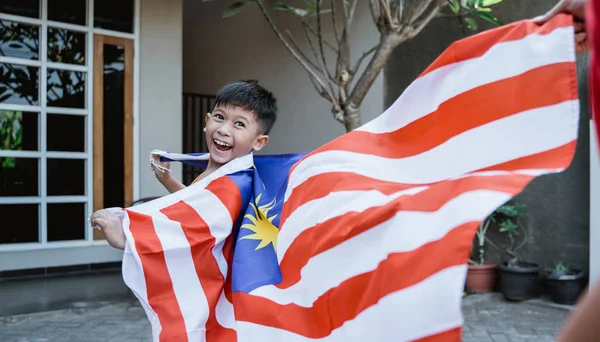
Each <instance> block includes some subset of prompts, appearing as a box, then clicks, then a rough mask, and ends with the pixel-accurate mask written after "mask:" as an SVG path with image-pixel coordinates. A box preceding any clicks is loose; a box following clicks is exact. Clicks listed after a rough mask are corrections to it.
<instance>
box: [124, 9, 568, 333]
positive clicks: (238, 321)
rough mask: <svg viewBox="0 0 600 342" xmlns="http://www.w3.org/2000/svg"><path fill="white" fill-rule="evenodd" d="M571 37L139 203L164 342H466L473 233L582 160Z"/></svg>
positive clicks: (432, 81) (497, 59)
mask: <svg viewBox="0 0 600 342" xmlns="http://www.w3.org/2000/svg"><path fill="white" fill-rule="evenodd" d="M573 41H574V35H573V28H572V18H571V17H570V16H567V15H559V16H557V17H556V18H554V19H553V20H551V21H550V22H548V23H547V24H545V25H543V26H537V25H535V24H533V23H532V22H531V21H521V22H517V23H513V24H510V25H506V26H503V27H499V28H495V29H492V30H489V31H486V32H483V33H480V34H478V35H475V36H473V37H469V38H466V39H463V40H461V41H458V42H455V43H454V44H452V45H451V46H450V47H449V48H448V49H447V50H446V51H445V52H444V53H443V54H442V55H441V56H440V57H439V58H438V59H437V60H436V61H434V62H433V63H432V64H431V65H430V66H429V68H427V69H426V70H425V71H424V72H423V73H422V74H421V75H420V76H419V77H418V78H417V79H416V80H415V81H414V82H413V83H412V84H411V85H410V86H409V87H408V88H407V89H406V91H405V92H404V93H403V94H402V95H401V96H400V97H399V98H398V100H397V101H396V102H395V103H394V104H393V105H392V106H391V107H390V108H389V109H387V110H386V111H385V112H384V113H383V114H382V115H381V116H379V117H378V118H376V119H375V120H373V121H371V122H369V123H367V124H365V125H363V126H362V127H360V128H359V129H357V130H355V131H353V132H350V133H347V134H345V135H343V136H341V137H339V138H337V139H335V140H333V141H331V142H330V143H328V144H325V145H323V146H322V147H320V148H318V149H316V150H314V151H312V152H310V153H298V154H288V155H260V156H254V155H248V156H245V157H242V158H239V159H236V160H234V161H231V162H230V163H228V164H226V165H225V166H223V167H221V168H220V169H219V170H217V171H216V172H215V173H213V174H211V175H209V176H208V177H207V178H204V179H201V180H199V181H198V182H196V183H194V184H192V185H191V186H189V187H187V188H186V189H184V190H181V191H178V192H176V193H173V194H170V195H168V196H165V197H162V198H159V199H157V200H154V201H151V202H148V203H144V204H141V205H139V206H135V207H131V208H126V209H125V210H124V213H125V214H124V215H123V216H122V217H123V218H122V222H123V226H124V229H125V233H126V237H127V245H126V248H125V253H124V257H123V277H124V279H125V282H126V284H127V286H129V287H130V288H131V290H132V291H133V292H134V293H135V295H136V296H137V298H138V299H139V301H140V303H141V304H142V305H143V307H144V309H145V311H146V313H147V315H148V318H149V320H150V322H151V324H152V329H153V336H154V339H155V341H190V342H191V341H209V342H214V341H225V342H227V341H261V342H265V341H286V342H287V341H292V342H294V341H315V340H318V341H460V339H461V327H462V324H463V318H462V313H461V298H462V292H463V287H464V279H465V276H466V271H467V259H468V256H469V250H470V246H471V243H472V240H473V237H474V233H475V231H476V229H477V226H478V225H479V223H480V222H481V221H482V220H483V219H484V218H485V217H486V216H487V215H489V214H490V213H491V212H493V211H494V210H495V209H496V208H497V207H499V206H500V205H502V204H503V203H505V202H506V201H508V200H510V199H511V198H512V197H514V196H515V195H517V194H518V193H519V192H521V191H522V190H523V189H524V188H525V187H526V186H527V184H529V182H531V181H532V180H533V179H534V178H536V177H538V176H541V175H545V174H550V173H556V172H561V171H563V170H564V169H566V168H567V167H568V166H569V164H570V163H571V160H572V158H573V155H574V152H575V146H576V143H577V133H578V123H579V100H578V93H577V79H576V69H575V68H576V66H575V50H574V45H573ZM153 153H155V154H159V155H161V158H162V159H163V160H169V161H177V162H183V163H188V164H190V165H196V166H200V167H201V166H202V165H203V163H206V159H207V155H203V154H176V153H169V152H165V151H153Z"/></svg>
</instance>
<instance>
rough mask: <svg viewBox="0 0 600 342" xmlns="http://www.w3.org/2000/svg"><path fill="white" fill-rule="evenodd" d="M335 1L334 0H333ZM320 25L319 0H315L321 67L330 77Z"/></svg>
mask: <svg viewBox="0 0 600 342" xmlns="http://www.w3.org/2000/svg"><path fill="white" fill-rule="evenodd" d="M334 1H335V0H334ZM321 28H322V26H321V0H317V33H318V37H317V38H318V41H319V52H320V53H321V62H322V63H323V65H322V68H323V71H324V72H325V74H326V75H327V76H328V77H329V78H332V77H331V75H330V74H329V69H328V68H327V59H326V58H325V51H324V49H323V31H322V29H321Z"/></svg>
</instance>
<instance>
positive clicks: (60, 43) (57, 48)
mask: <svg viewBox="0 0 600 342" xmlns="http://www.w3.org/2000/svg"><path fill="white" fill-rule="evenodd" d="M48 60H49V61H50V62H57V63H67V64H78V65H85V33H82V32H75V31H69V30H63V29H56V28H51V27H49V28H48Z"/></svg>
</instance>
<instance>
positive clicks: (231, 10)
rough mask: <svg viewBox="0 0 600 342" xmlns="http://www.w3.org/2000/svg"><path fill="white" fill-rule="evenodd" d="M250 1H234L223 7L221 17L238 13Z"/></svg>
mask: <svg viewBox="0 0 600 342" xmlns="http://www.w3.org/2000/svg"><path fill="white" fill-rule="evenodd" d="M250 1H251V0H243V1H237V2H234V3H233V4H231V5H230V6H229V7H227V8H226V9H225V11H224V12H223V18H228V17H233V16H234V15H236V14H239V13H240V12H242V10H243V9H244V7H245V6H246V5H247V4H248V3H249V2H250Z"/></svg>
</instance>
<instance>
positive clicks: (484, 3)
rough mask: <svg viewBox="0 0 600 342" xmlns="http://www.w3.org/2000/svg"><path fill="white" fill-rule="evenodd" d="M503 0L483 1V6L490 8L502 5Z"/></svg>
mask: <svg viewBox="0 0 600 342" xmlns="http://www.w3.org/2000/svg"><path fill="white" fill-rule="evenodd" d="M501 2H502V0H481V6H483V7H488V6H493V5H495V4H499V3H501Z"/></svg>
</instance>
